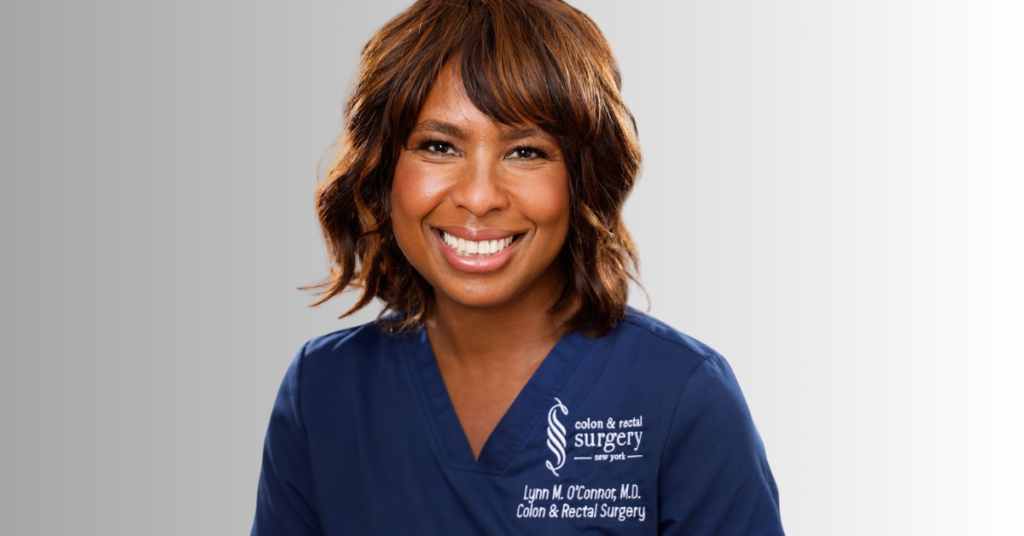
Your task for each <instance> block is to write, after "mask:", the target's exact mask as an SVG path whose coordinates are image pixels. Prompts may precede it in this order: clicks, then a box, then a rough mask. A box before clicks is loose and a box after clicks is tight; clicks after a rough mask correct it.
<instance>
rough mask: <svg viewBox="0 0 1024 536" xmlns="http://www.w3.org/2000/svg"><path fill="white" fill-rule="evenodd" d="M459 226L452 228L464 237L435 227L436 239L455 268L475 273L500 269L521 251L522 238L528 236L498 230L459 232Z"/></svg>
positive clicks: (443, 253) (449, 262) (442, 251)
mask: <svg viewBox="0 0 1024 536" xmlns="http://www.w3.org/2000/svg"><path fill="white" fill-rule="evenodd" d="M460 229H461V228H452V229H450V231H453V232H456V233H459V234H461V235H463V236H456V235H455V234H453V233H450V232H448V231H442V230H441V229H437V228H434V229H433V231H434V233H433V234H434V239H435V240H437V244H438V247H439V248H440V249H441V254H442V255H443V256H444V258H445V259H446V260H447V261H448V264H449V265H450V266H451V267H452V268H455V269H456V270H458V271H460V272H467V273H472V274H483V273H488V272H494V271H496V270H500V269H501V268H502V267H503V266H505V265H506V264H508V263H509V261H510V260H511V259H512V256H513V255H514V254H515V253H516V251H518V250H519V246H520V242H522V240H520V238H522V237H523V236H524V235H525V233H519V234H511V233H510V232H509V231H504V230H498V229H486V230H480V231H468V230H467V231H465V232H460ZM465 235H470V236H475V237H477V238H479V240H470V239H468V238H466V237H465Z"/></svg>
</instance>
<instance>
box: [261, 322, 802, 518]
mask: <svg viewBox="0 0 1024 536" xmlns="http://www.w3.org/2000/svg"><path fill="white" fill-rule="evenodd" d="M252 534H253V535H271V534H282V535H284V534H287V535H291V536H297V535H312V534H325V535H327V534H330V535H348V534H354V535H365V534H384V535H397V534H439V535H461V534H487V535H492V534H493V535H499V534H530V535H542V534H559V535H564V534H633V535H640V534H644V535H654V534H672V535H676V534H713V535H717V536H726V535H745V536H746V535H754V534H757V535H760V534H782V524H781V521H780V518H779V495H778V489H777V488H776V485H775V481H774V479H773V478H772V473H771V470H770V469H769V467H768V462H767V460H766V458H765V452H764V446H763V445H762V443H761V439H760V437H759V436H758V433H757V430H756V429H755V427H754V423H753V421H752V420H751V418H750V412H749V410H748V409H747V405H746V402H745V401H744V399H743V394H742V393H741V392H740V388H739V385H738V384H737V383H736V378H735V377H734V376H733V373H732V370H731V369H730V368H729V365H728V364H727V363H726V362H725V359H723V358H722V356H720V355H718V354H717V353H716V352H715V351H714V350H712V349H711V348H708V347H707V346H705V345H703V344H701V343H700V342H698V341H696V340H694V339H692V338H690V337H688V336H686V335H683V334H682V333H679V332H678V331H675V330H674V329H672V328H670V327H668V326H666V325H665V324H663V323H661V322H659V321H657V320H655V319H653V318H651V317H649V316H646V315H643V314H641V313H638V312H636V311H633V310H630V312H629V313H628V314H627V316H626V317H625V319H624V320H623V321H621V322H619V324H618V325H617V326H616V327H615V328H614V329H612V330H611V331H610V332H609V333H608V334H607V335H605V336H604V337H601V338H599V339H591V338H587V337H585V336H583V335H581V334H578V333H570V334H568V335H565V336H564V337H562V339H561V340H560V341H559V342H558V344H556V345H555V347H554V349H552V350H551V353H550V354H548V356H547V357H546V358H545V359H544V361H543V362H542V363H541V364H540V366H539V367H538V368H537V371H536V372H535V373H534V374H533V376H532V377H531V378H530V380H529V381H528V382H527V384H526V386H525V387H523V390H522V391H521V392H520V393H519V395H518V397H517V398H516V399H515V401H514V402H513V403H512V406H511V407H510V408H509V409H508V412H507V413H506V414H505V415H504V416H503V417H502V419H501V421H500V422H499V423H498V425H497V427H496V428H495V429H494V432H493V433H492V434H491V435H490V437H489V438H488V439H487V442H486V443H485V445H484V447H483V450H482V451H481V453H480V458H479V460H474V459H473V452H472V450H471V449H470V446H469V441H468V440H467V439H466V436H465V433H464V432H463V430H462V427H461V425H460V423H459V419H458V417H457V415H456V414H455V410H454V409H453V407H452V403H451V400H450V399H449V398H448V392H447V390H446V389H445V385H444V381H443V380H442V378H441V373H440V371H439V369H438V367H437V362H436V361H435V359H434V354H433V351H432V350H431V347H430V343H429V342H428V340H427V335H426V331H425V330H420V331H419V332H416V333H412V334H407V335H402V336H393V335H390V334H388V333H387V332H386V331H384V330H382V328H381V327H379V326H377V325H373V324H366V325H363V326H360V327H357V328H351V329H346V330H342V331H338V332H335V333H331V334H329V335H325V336H322V337H318V338H316V339H313V340H311V341H309V342H308V343H306V345H305V346H304V347H303V348H302V350H301V351H300V352H299V354H298V355H297V356H296V357H295V360H294V361H293V362H292V364H291V366H290V367H289V369H288V372H287V373H286V375H285V378H284V382H283V383H282V384H281V390H280V392H279V393H278V396H277V400H276V402H275V403H274V409H273V412H272V414H271V417H270V426H269V428H268V430H267V437H266V443H265V445H264V453H263V467H262V470H261V472H260V480H259V490H258V493H257V504H256V519H255V521H254V523H253V528H252Z"/></svg>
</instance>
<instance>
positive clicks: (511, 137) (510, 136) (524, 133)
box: [501, 127, 544, 141]
mask: <svg viewBox="0 0 1024 536" xmlns="http://www.w3.org/2000/svg"><path fill="white" fill-rule="evenodd" d="M543 133H544V131H543V130H541V129H539V128H537V127H523V128H515V129H512V130H507V131H505V132H502V133H501V140H502V141H516V140H521V139H523V138H529V137H531V136H541V137H543Z"/></svg>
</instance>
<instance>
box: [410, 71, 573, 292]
mask: <svg viewBox="0 0 1024 536" xmlns="http://www.w3.org/2000/svg"><path fill="white" fill-rule="evenodd" d="M391 208H392V221H393V224H394V232H395V238H396V239H397V240H398V245H399V246H400V247H401V248H402V252H404V253H405V256H406V257H407V258H408V259H409V262H410V263H412V265H413V267H414V268H415V269H416V270H417V271H418V272H419V273H420V274H421V275H422V276H423V277H424V278H425V279H426V280H427V281H428V282H429V283H430V284H431V285H432V286H433V287H434V289H435V290H436V293H437V298H438V300H445V299H447V300H451V301H453V302H456V303H459V304H461V305H465V306H470V307H478V308H487V307H500V306H503V305H511V304H513V303H515V302H517V301H519V300H524V299H527V300H528V299H530V298H531V297H533V298H535V299H539V300H543V301H550V300H551V299H553V295H554V296H557V295H558V294H559V293H560V292H561V288H560V285H561V284H562V281H563V275H562V268H561V266H560V265H559V263H558V262H557V259H558V253H559V251H560V250H561V249H562V245H563V244H564V243H565V238H566V235H567V234H568V231H569V178H568V172H567V171H566V167H565V161H564V160H563V158H562V153H561V149H560V147H559V146H558V143H557V142H556V141H555V139H554V138H553V137H552V136H551V135H550V134H547V133H546V132H544V131H542V130H541V129H539V128H537V126H536V125H531V124H524V125H513V126H509V125H503V124H501V123H496V122H494V121H493V120H491V119H490V118H489V117H487V116H486V115H484V114H483V113H482V112H481V111H480V110H478V109H477V108H476V107H475V106H474V105H473V103H472V102H471V101H470V100H469V97H468V96H467V95H466V93H465V89H464V88H463V86H462V82H461V80H460V79H459V78H458V77H457V76H455V75H454V73H453V70H452V69H451V68H450V67H449V68H446V69H445V70H444V71H443V72H442V73H441V75H440V76H439V77H438V79H437V81H436V82H435V83H434V86H433V88H432V89H431V90H430V93H429V94H428V95H427V99H426V102H425V103H424V105H423V108H422V109H421V110H420V113H419V116H417V118H416V125H415V126H414V127H413V130H412V133H411V134H410V135H409V139H408V140H407V143H406V145H405V147H404V148H403V149H402V151H401V155H400V156H399V158H398V164H397V167H396V168H395V177H394V183H393V186H392V190H391Z"/></svg>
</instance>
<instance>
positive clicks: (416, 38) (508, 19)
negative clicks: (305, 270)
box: [305, 0, 641, 336]
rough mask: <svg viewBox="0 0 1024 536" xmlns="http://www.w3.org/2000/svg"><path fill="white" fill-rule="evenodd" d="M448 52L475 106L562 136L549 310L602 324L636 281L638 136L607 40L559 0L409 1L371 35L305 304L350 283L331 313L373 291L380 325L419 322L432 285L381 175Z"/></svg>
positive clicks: (390, 168)
mask: <svg viewBox="0 0 1024 536" xmlns="http://www.w3.org/2000/svg"><path fill="white" fill-rule="evenodd" d="M449 62H452V65H453V66H457V67H458V70H457V72H459V73H461V77H462V83H463V85H464V86H465V89H466V93H467V94H468V96H469V99H470V100H471V101H472V102H473V104H474V105H476V107H477V108H479V109H480V111H481V112H483V113H484V114H486V115H488V116H489V117H491V118H492V119H494V120H495V121H498V122H500V123H503V124H508V125H517V124H524V123H533V124H536V125H537V126H538V127H540V128H542V129H543V130H545V131H546V132H548V133H549V134H551V135H552V136H554V137H555V139H556V140H558V142H559V144H560V145H561V148H562V152H563V154H564V158H565V164H566V167H567V169H568V172H569V192H570V198H571V212H572V214H571V219H570V226H569V234H568V237H567V238H566V242H565V245H564V246H563V247H562V251H561V254H560V261H561V262H562V264H563V266H564V268H565V271H566V276H567V279H566V281H567V284H566V286H565V288H564V289H563V291H562V294H561V296H560V298H559V300H558V302H557V303H556V304H555V306H554V307H553V309H552V312H558V311H560V310H564V309H565V308H566V307H569V306H570V305H571V304H578V305H579V306H578V307H577V309H576V311H575V313H574V314H573V315H572V316H571V317H570V318H569V319H568V320H567V321H566V325H565V328H567V329H569V330H579V331H584V332H586V334H588V335H590V336H599V335H602V334H604V333H606V332H607V331H608V330H609V329H610V328H611V327H613V326H614V325H615V324H616V322H617V321H618V320H619V319H621V318H622V317H623V315H625V313H626V299H627V297H628V292H629V281H630V280H633V281H636V269H637V267H638V262H639V261H638V258H637V252H636V248H635V246H634V244H633V241H632V239H631V238H630V235H629V232H628V231H627V230H626V226H625V224H624V223H623V221H622V207H623V203H624V202H625V200H626V197H627V196H628V195H629V193H630V191H631V190H632V189H633V185H634V184H635V183H636V180H637V178H638V176H639V172H640V164H641V157H640V145H639V141H638V139H637V134H636V122H635V121H634V119H633V116H632V114H630V112H629V110H628V109H627V108H626V105H625V104H624V103H623V102H622V98H621V96H620V89H621V87H622V80H621V76H620V73H619V68H618V64H617V63H616V61H615V57H614V55H613V54H612V50H611V48H610V47H609V45H608V42H607V41H606V40H605V38H604V36H603V35H602V33H601V31H600V30H599V29H598V27H597V25H596V24H594V22H593V21H592V20H591V19H590V18H589V17H587V16H586V15H584V14H583V13H581V12H580V11H579V10H577V9H575V8H573V7H572V6H569V5H568V4H566V3H564V2H561V1H559V0H420V1H418V2H416V3H415V4H413V5H412V6H411V7H410V8H409V9H407V10H406V11H405V12H403V13H401V14H399V15H398V16H397V17H395V18H394V19H392V20H391V21H390V22H388V23H387V24H385V25H384V27H382V28H381V29H380V30H379V31H378V32H377V33H376V35H374V36H373V38H372V39H370V41H369V42H368V43H367V44H366V46H365V47H364V48H363V51H362V54H361V56H360V67H359V72H358V77H357V78H356V80H355V82H354V84H353V86H352V88H351V89H350V93H349V96H348V99H347V101H346V103H345V109H344V124H345V129H344V132H343V133H342V135H341V136H340V137H339V138H338V140H337V142H336V143H335V147H336V149H337V151H336V153H335V155H334V158H333V160H332V161H331V164H330V167H329V169H328V170H327V171H326V173H325V175H324V177H323V179H322V180H321V181H320V185H319V187H318V189H317V193H316V207H317V213H318V216H319V218H320V224H321V226H322V228H323V233H324V238H325V240H326V242H327V250H328V254H329V256H330V260H331V271H330V275H329V276H328V277H327V278H326V279H325V280H324V281H323V282H322V283H320V284H319V285H315V286H312V287H305V288H307V289H309V288H313V289H319V290H320V294H321V298H320V300H319V301H317V302H316V303H314V304H313V306H316V305H320V304H322V303H324V302H326V301H327V300H329V299H331V298H333V297H334V296H337V295H338V294H341V293H342V292H344V291H345V290H347V289H349V288H352V287H355V288H362V295H361V296H360V298H359V300H358V301H357V302H356V304H355V305H354V306H353V307H352V308H351V309H349V310H348V311H347V312H346V313H345V314H343V315H342V318H343V317H345V316H348V315H350V314H352V313H354V312H356V311H358V310H360V309H362V308H363V307H365V306H366V305H368V304H369V303H370V302H371V301H372V300H373V299H374V298H378V299H380V300H381V301H382V302H383V303H384V304H385V307H384V310H383V311H381V315H380V316H379V317H378V322H384V323H386V324H389V327H390V328H391V329H397V330H399V331H404V330H410V329H417V328H418V327H419V326H421V325H422V321H423V320H424V318H425V316H426V315H427V314H428V313H429V311H430V309H431V306H432V302H433V289H432V288H431V287H430V285H429V284H428V283H427V282H426V280H424V279H423V277H421V276H420V275H419V273H417V272H416V270H415V269H413V267H412V265H410V264H409V262H408V261H407V260H406V258H405V256H404V255H403V254H402V252H401V250H400V249H399V248H398V244H397V243H396V242H395V239H394V235H393V233H392V229H391V220H390V214H391V185H392V179H393V176H394V171H395V164H396V162H397V160H398V155H399V151H400V149H401V148H402V147H403V146H404V144H405V143H406V139H407V138H408V135H409V132H410V131H411V129H412V128H413V126H414V122H415V120H416V117H417V115H418V113H419V110H420V108H421V107H422V105H423V102H424V100H425V99H426V96H427V92H428V91H429V90H430V88H431V86H432V85H433V83H434V81H435V80H436V79H437V77H438V74H439V73H440V72H441V71H442V69H443V68H444V67H445V66H446V65H447V64H448V63H449ZM389 312H394V313H398V314H388V313H389Z"/></svg>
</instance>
